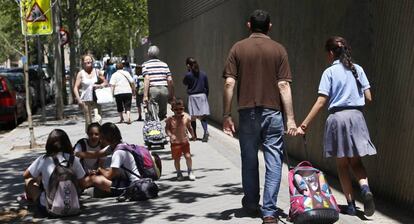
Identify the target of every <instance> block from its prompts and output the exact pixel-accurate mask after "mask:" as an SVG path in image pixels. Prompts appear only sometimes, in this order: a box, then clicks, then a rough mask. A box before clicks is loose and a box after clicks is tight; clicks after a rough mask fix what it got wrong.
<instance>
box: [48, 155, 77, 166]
mask: <svg viewBox="0 0 414 224" xmlns="http://www.w3.org/2000/svg"><path fill="white" fill-rule="evenodd" d="M63 158H65V157H63ZM52 159H53V163H55V166H62V162H64V161H67V165H66V167H70V166H71V165H72V164H73V161H74V160H75V156H74V155H69V160H63V161H62V162H59V159H58V158H57V156H56V155H54V156H53V157H52Z"/></svg>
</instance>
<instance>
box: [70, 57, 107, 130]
mask: <svg viewBox="0 0 414 224" xmlns="http://www.w3.org/2000/svg"><path fill="white" fill-rule="evenodd" d="M92 64H93V57H92V55H89V54H87V55H84V56H83V57H82V65H83V69H82V70H81V71H80V72H79V73H78V74H77V75H76V81H75V85H74V87H73V93H74V94H75V97H76V100H77V102H78V105H79V107H80V108H81V110H82V111H83V114H84V116H85V131H86V130H87V127H88V125H89V124H90V123H92V122H98V123H101V121H102V117H101V115H100V114H101V107H100V106H99V104H97V103H96V101H95V100H94V97H93V95H94V93H93V91H94V90H95V89H97V88H103V87H105V86H107V85H108V82H107V81H106V80H105V77H104V75H103V72H102V71H100V70H98V69H95V68H93V67H92ZM92 111H93V113H94V119H92Z"/></svg>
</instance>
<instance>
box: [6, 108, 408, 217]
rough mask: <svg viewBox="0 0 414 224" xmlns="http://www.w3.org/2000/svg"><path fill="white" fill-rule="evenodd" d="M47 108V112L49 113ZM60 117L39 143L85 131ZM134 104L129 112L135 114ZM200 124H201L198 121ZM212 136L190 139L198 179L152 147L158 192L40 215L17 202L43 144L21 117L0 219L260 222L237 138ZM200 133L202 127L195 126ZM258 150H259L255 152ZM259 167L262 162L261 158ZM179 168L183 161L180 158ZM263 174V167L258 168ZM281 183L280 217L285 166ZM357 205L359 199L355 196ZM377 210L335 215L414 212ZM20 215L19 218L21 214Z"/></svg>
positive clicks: (45, 127) (137, 126) (127, 128)
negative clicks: (248, 199)
mask: <svg viewBox="0 0 414 224" xmlns="http://www.w3.org/2000/svg"><path fill="white" fill-rule="evenodd" d="M50 110H51V108H49V110H48V113H52V111H50ZM65 111H66V113H65V114H66V115H70V116H69V117H68V118H67V119H65V120H63V121H54V120H53V119H52V117H53V114H49V115H50V117H48V121H47V122H46V123H38V122H37V120H39V119H38V117H36V116H35V121H36V124H37V126H36V127H35V129H34V130H35V136H36V141H37V143H40V144H44V143H45V142H46V138H47V136H48V134H49V132H50V131H51V130H53V129H54V128H61V129H63V130H65V131H66V132H67V133H68V134H69V136H70V138H71V141H72V143H75V142H76V141H77V140H78V139H79V138H82V137H84V123H83V120H82V116H80V114H79V112H78V110H77V107H76V106H68V107H67V108H66V109H65ZM136 117H137V115H136V112H135V110H133V117H132V118H136ZM118 119H119V118H118V117H117V112H116V109H115V107H113V106H110V107H105V109H104V122H108V121H111V122H116V121H118ZM118 126H119V128H120V129H121V132H122V135H123V137H124V140H125V141H127V142H128V143H134V144H143V137H142V131H141V130H142V126H143V122H134V123H132V124H131V125H127V124H119V125H118ZM198 127H199V128H201V125H200V124H199V125H198ZM209 130H210V134H211V138H210V141H209V142H208V143H202V142H201V141H196V142H192V143H191V151H192V154H193V164H194V165H193V166H194V172H195V175H196V176H197V180H196V181H194V182H192V181H188V180H186V181H182V182H177V181H176V180H175V172H174V167H173V161H172V159H171V156H170V153H169V146H168V145H167V146H166V149H162V150H157V152H158V153H159V154H160V156H161V158H162V161H163V176H162V178H161V180H160V181H158V184H159V186H160V196H159V198H157V199H154V200H150V201H146V202H122V203H118V202H116V200H115V198H90V197H88V196H86V195H84V196H82V201H83V205H84V210H83V212H82V214H81V215H79V216H76V217H71V218H64V219H42V218H37V217H33V216H32V214H31V213H29V214H26V213H27V211H26V210H25V209H24V208H25V207H22V205H21V204H19V203H17V200H16V198H17V196H18V195H20V194H21V193H22V192H23V178H22V173H23V171H24V170H25V169H26V168H27V167H28V166H29V165H30V163H31V162H32V161H33V160H34V158H36V157H37V156H38V155H39V154H41V153H43V152H44V149H43V148H39V149H35V150H28V149H27V145H28V141H29V131H28V129H27V124H26V123H23V124H22V125H20V126H19V127H18V128H16V129H15V130H13V131H11V132H10V133H6V134H3V135H2V136H1V138H0V147H1V148H0V198H1V199H0V208H1V209H0V212H2V211H3V213H0V222H6V220H7V219H6V218H7V216H5V214H12V215H13V214H16V213H19V212H20V214H19V215H20V217H17V218H13V217H10V219H11V221H8V222H16V223H20V222H42V223H68V222H71V223H98V222H99V223H127V222H128V223H129V222H134V223H206V224H207V223H240V224H243V223H246V224H247V223H261V219H259V218H252V217H248V216H246V214H244V213H243V211H242V210H241V203H240V201H241V198H242V195H243V193H242V189H241V180H240V155H239V153H240V152H239V146H238V141H237V139H234V138H231V137H228V136H226V135H224V134H223V133H222V132H221V131H220V130H218V129H216V128H214V127H212V126H210V127H209ZM197 132H198V135H199V136H201V135H202V130H201V129H198V130H197ZM260 156H261V155H260ZM260 167H261V170H262V171H263V169H264V167H263V163H261V164H260ZM182 168H183V169H184V168H185V162H184V160H182ZM261 174H262V177H261V179H262V180H263V172H261ZM282 180H283V182H282V186H281V190H280V194H279V198H278V200H279V201H278V206H279V208H280V209H281V210H282V213H283V215H282V216H283V217H282V223H289V222H287V221H286V216H287V214H288V212H289V193H288V184H287V167H286V166H284V167H283V178H282ZM329 182H330V183H331V185H332V186H333V191H334V194H335V196H336V198H337V200H338V202H339V204H345V202H344V199H343V198H344V197H343V195H342V193H341V192H340V191H338V190H336V189H340V188H339V185H338V182H337V181H336V180H335V179H334V178H329ZM357 205H358V206H359V207H360V208H361V207H362V205H361V203H358V202H357ZM377 208H378V210H377V212H376V213H375V215H374V216H373V217H370V218H369V219H366V218H365V217H364V216H363V214H362V212H360V213H358V216H357V217H351V216H347V215H342V214H341V215H340V220H339V221H338V222H337V223H352V224H356V223H372V224H374V223H414V217H413V216H412V215H411V214H409V213H408V212H398V208H396V207H395V206H394V205H391V204H387V203H384V202H382V201H380V200H377ZM21 217H22V218H21Z"/></svg>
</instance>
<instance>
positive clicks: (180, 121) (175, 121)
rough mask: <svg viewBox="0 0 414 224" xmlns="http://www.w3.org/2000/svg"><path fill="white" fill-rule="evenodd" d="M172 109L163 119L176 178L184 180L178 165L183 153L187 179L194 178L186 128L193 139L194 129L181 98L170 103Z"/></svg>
mask: <svg viewBox="0 0 414 224" xmlns="http://www.w3.org/2000/svg"><path fill="white" fill-rule="evenodd" d="M172 111H174V115H173V116H171V117H168V118H167V120H166V121H165V123H166V127H165V132H166V133H167V135H168V136H169V137H170V142H171V155H172V158H173V160H174V166H175V169H176V171H177V180H178V181H182V180H184V177H183V175H182V173H181V167H180V160H181V155H183V154H184V158H185V160H186V163H187V172H188V179H189V180H195V179H196V177H195V175H194V173H193V170H192V167H193V162H192V159H191V153H190V143H189V142H188V136H187V130H188V132H190V134H191V137H192V139H193V140H194V138H195V136H194V130H193V129H192V127H191V118H190V116H189V115H188V114H186V113H185V112H184V102H183V100H181V99H177V100H176V101H174V102H173V103H172Z"/></svg>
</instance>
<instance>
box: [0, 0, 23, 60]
mask: <svg viewBox="0 0 414 224" xmlns="http://www.w3.org/2000/svg"><path fill="white" fill-rule="evenodd" d="M0 5H1V6H2V10H1V11H0V21H2V22H1V23H0V43H2V44H0V62H3V61H5V60H7V59H12V60H15V59H17V58H19V57H21V56H23V55H22V54H24V53H23V51H24V45H23V35H22V31H21V25H20V8H19V5H18V4H17V3H16V2H14V1H10V0H0Z"/></svg>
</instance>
